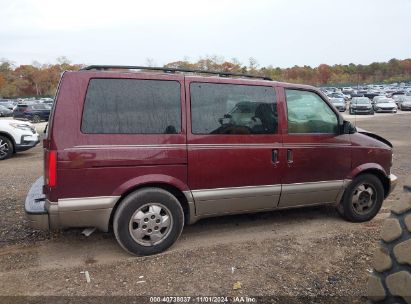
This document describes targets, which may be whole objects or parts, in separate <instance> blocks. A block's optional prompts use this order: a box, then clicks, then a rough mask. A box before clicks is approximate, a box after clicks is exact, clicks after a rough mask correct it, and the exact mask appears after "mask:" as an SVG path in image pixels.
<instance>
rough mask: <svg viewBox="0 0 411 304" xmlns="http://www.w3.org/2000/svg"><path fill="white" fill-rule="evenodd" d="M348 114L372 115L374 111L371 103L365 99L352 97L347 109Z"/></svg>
mask: <svg viewBox="0 0 411 304" xmlns="http://www.w3.org/2000/svg"><path fill="white" fill-rule="evenodd" d="M349 113H350V114H352V115H353V114H371V115H374V109H373V107H372V104H371V101H370V99H369V98H367V97H354V98H353V99H352V100H351V103H350V107H349Z"/></svg>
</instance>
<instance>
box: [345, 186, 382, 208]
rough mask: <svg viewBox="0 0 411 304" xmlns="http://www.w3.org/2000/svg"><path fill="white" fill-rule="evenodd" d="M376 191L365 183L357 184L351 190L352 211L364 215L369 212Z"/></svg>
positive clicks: (375, 196)
mask: <svg viewBox="0 0 411 304" xmlns="http://www.w3.org/2000/svg"><path fill="white" fill-rule="evenodd" d="M376 199H377V192H376V190H375V188H374V187H373V186H372V185H370V184H367V183H362V184H359V185H358V186H357V187H356V188H355V189H354V192H353V196H352V199H351V202H352V206H353V209H354V212H355V213H357V214H359V215H364V214H367V213H368V212H370V210H371V209H372V208H373V206H374V205H375V202H376Z"/></svg>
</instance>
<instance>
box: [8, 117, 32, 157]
mask: <svg viewBox="0 0 411 304" xmlns="http://www.w3.org/2000/svg"><path fill="white" fill-rule="evenodd" d="M38 143H39V134H38V133H37V131H36V128H35V127H34V126H33V125H32V124H31V123H29V122H22V121H18V120H12V119H2V120H0V160H3V159H6V158H9V157H11V156H12V155H13V153H16V152H21V151H26V150H28V149H31V148H33V147H35V146H36V145H37V144H38Z"/></svg>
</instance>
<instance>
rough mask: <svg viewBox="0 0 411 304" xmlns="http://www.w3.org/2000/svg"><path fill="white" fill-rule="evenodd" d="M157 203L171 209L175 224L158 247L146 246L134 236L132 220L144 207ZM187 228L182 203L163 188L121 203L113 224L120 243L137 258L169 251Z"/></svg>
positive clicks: (142, 192)
mask: <svg viewBox="0 0 411 304" xmlns="http://www.w3.org/2000/svg"><path fill="white" fill-rule="evenodd" d="M156 203H158V204H160V205H162V206H164V207H165V208H164V209H166V210H167V214H169V217H170V222H171V223H172V224H171V227H170V228H169V230H168V232H167V233H166V235H165V236H164V238H163V239H162V240H161V241H160V242H159V243H158V244H151V245H142V244H140V243H138V242H137V241H136V240H135V239H134V237H133V236H132V234H131V229H134V228H131V227H132V225H134V224H136V223H132V222H131V219H132V217H133V215H135V214H136V212H137V211H138V210H141V208H145V207H144V206H147V205H150V204H156ZM162 211H163V210H162ZM135 216H136V215H135ZM151 221H152V220H151V219H149V222H150V223H151ZM136 225H137V224H136ZM183 226H184V212H183V209H182V207H181V205H180V202H179V201H178V199H177V198H176V197H175V196H174V195H172V194H171V193H169V192H167V191H165V190H163V189H160V188H144V189H140V190H137V191H135V192H132V193H130V194H129V195H127V196H126V197H125V198H124V199H123V200H122V201H121V202H120V205H119V207H118V208H117V210H116V213H115V215H114V221H113V230H114V234H115V236H116V239H117V241H118V243H119V244H120V246H121V247H123V249H125V250H126V251H128V252H129V253H131V254H135V255H151V254H156V253H160V252H162V251H164V250H166V249H167V248H169V247H170V246H171V245H173V244H174V242H175V241H176V240H177V239H178V237H179V236H180V234H181V232H182V230H183ZM146 227H147V226H146ZM138 228H140V227H138ZM153 229H154V228H153ZM157 229H158V228H157ZM144 237H146V236H144ZM148 238H149V237H148ZM140 241H141V242H153V241H151V240H146V241H145V240H144V239H141V240H140Z"/></svg>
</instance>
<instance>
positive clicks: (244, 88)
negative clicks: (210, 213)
mask: <svg viewBox="0 0 411 304" xmlns="http://www.w3.org/2000/svg"><path fill="white" fill-rule="evenodd" d="M190 93H191V123H192V132H193V134H273V133H277V125H278V117H277V102H276V96H275V91H274V89H273V88H272V87H261V86H248V85H233V84H215V83H191V85H190Z"/></svg>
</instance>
